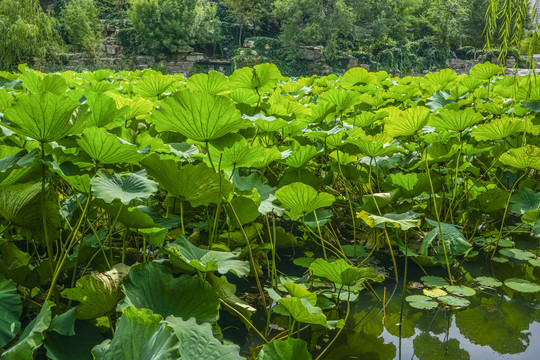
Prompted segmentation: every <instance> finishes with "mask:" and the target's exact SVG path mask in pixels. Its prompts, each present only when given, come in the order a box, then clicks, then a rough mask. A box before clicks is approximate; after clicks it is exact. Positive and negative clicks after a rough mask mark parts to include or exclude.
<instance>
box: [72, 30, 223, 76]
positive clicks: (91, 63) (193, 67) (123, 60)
mask: <svg viewBox="0 0 540 360" xmlns="http://www.w3.org/2000/svg"><path fill="white" fill-rule="evenodd" d="M121 25H122V24H121V23H120V21H119V20H116V21H113V22H106V21H105V20H101V31H102V35H103V44H102V45H101V48H100V53H99V54H98V55H97V58H89V57H88V56H86V55H85V54H84V53H73V54H68V55H67V61H66V64H65V65H64V67H65V68H66V69H69V70H80V69H84V68H93V67H95V68H97V67H100V68H111V69H114V70H144V69H149V68H158V69H159V70H161V71H164V72H168V73H170V74H177V73H182V74H184V75H189V74H191V73H193V72H194V71H195V72H197V71H208V70H216V71H220V72H223V73H229V72H230V71H231V60H230V59H210V58H209V57H208V56H206V55H205V54H203V53H199V52H195V51H193V49H192V48H184V49H182V50H180V51H178V52H177V53H174V54H171V55H169V56H166V57H155V56H150V55H136V56H125V55H124V54H123V49H122V46H120V45H119V44H118V43H117V41H116V35H117V34H118V31H119V30H120V28H121Z"/></svg>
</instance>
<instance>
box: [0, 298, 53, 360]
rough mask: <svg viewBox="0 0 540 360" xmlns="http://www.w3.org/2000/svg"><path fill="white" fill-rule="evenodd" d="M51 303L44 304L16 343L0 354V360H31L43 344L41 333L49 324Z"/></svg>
mask: <svg viewBox="0 0 540 360" xmlns="http://www.w3.org/2000/svg"><path fill="white" fill-rule="evenodd" d="M52 305H53V304H52V302H45V303H44V304H43V306H42V307H41V310H40V311H39V314H38V315H37V316H36V317H35V318H34V319H33V320H32V321H31V322H30V323H29V324H28V325H27V326H26V328H24V330H23V332H22V334H21V335H20V336H19V339H18V340H17V342H16V343H15V344H14V345H13V346H11V347H10V348H9V349H8V350H7V351H5V352H4V353H3V354H2V360H19V359H33V358H34V357H33V353H34V351H35V350H37V349H38V348H39V347H40V346H41V344H42V342H43V333H44V332H45V330H47V328H48V327H49V325H50V323H51V307H52Z"/></svg>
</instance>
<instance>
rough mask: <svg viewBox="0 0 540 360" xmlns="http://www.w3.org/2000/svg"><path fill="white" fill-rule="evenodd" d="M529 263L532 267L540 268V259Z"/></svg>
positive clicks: (531, 260) (530, 260)
mask: <svg viewBox="0 0 540 360" xmlns="http://www.w3.org/2000/svg"><path fill="white" fill-rule="evenodd" d="M528 263H529V264H531V265H532V266H536V267H540V259H529V261H528Z"/></svg>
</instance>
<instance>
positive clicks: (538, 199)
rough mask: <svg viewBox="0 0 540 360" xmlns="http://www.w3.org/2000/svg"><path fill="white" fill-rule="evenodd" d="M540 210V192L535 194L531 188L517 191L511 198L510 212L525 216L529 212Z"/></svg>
mask: <svg viewBox="0 0 540 360" xmlns="http://www.w3.org/2000/svg"><path fill="white" fill-rule="evenodd" d="M539 209H540V192H535V191H534V190H532V189H529V188H523V189H519V190H518V191H516V192H515V193H514V194H512V196H511V197H510V203H509V204H508V210H510V211H513V212H515V213H518V214H524V213H525V211H527V210H539Z"/></svg>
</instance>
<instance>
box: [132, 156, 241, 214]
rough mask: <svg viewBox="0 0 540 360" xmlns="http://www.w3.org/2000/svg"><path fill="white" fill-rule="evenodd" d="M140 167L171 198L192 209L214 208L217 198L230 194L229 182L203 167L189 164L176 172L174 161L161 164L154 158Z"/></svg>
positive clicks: (230, 186) (217, 201)
mask: <svg viewBox="0 0 540 360" xmlns="http://www.w3.org/2000/svg"><path fill="white" fill-rule="evenodd" d="M141 163H142V165H143V166H144V167H145V168H146V170H147V171H148V174H149V175H150V176H152V177H153V178H154V179H156V180H157V181H158V182H159V185H160V186H161V187H162V188H163V189H165V190H167V191H168V192H169V194H170V195H172V196H174V197H176V198H178V199H180V200H181V201H187V202H189V203H190V204H191V206H193V207H197V206H201V205H202V206H208V205H209V204H210V203H213V204H217V203H219V202H220V201H221V198H220V194H221V196H222V197H227V196H228V194H229V193H230V192H231V190H232V184H231V183H230V182H229V181H227V180H226V179H223V178H222V179H220V175H219V174H216V173H215V172H214V171H213V170H212V169H210V168H208V166H206V165H205V164H197V165H191V164H188V165H185V166H183V167H182V168H181V169H178V163H177V162H176V161H174V160H161V159H160V158H159V156H158V155H157V154H153V155H151V156H149V157H147V158H146V159H144V160H143V161H142V162H141Z"/></svg>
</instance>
